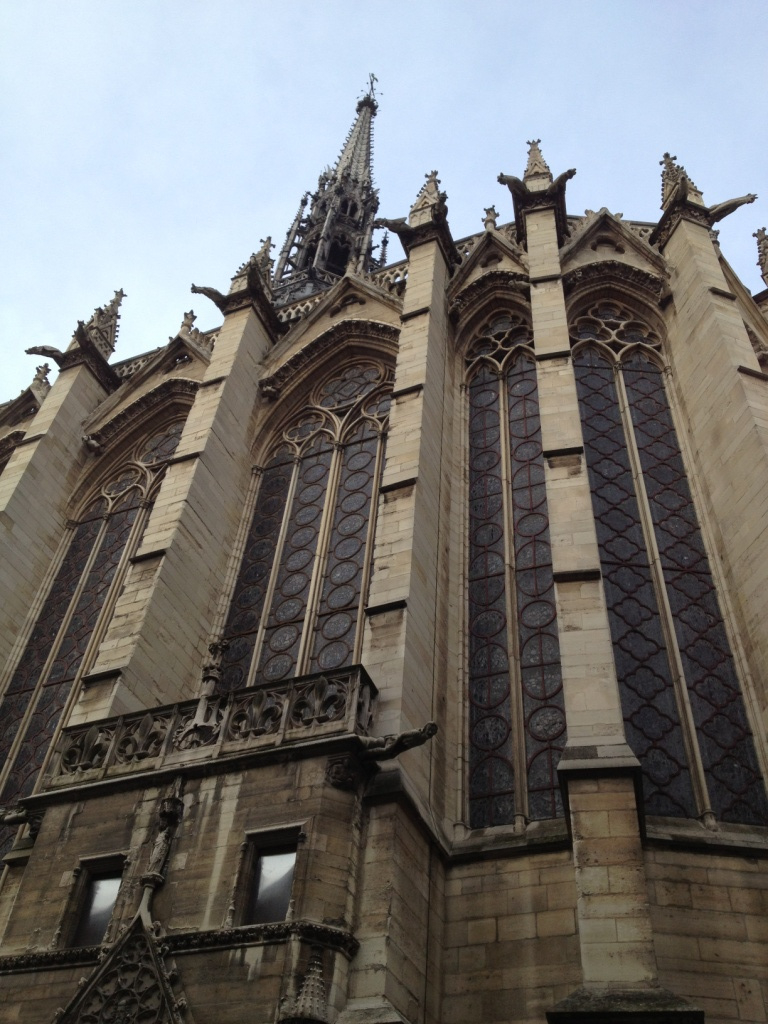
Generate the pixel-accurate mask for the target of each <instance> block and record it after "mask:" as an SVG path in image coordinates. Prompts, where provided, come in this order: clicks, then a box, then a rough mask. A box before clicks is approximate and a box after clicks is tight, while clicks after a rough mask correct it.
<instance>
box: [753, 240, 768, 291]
mask: <svg viewBox="0 0 768 1024" xmlns="http://www.w3.org/2000/svg"><path fill="white" fill-rule="evenodd" d="M752 237H753V238H756V239H757V265H758V267H760V276H761V277H762V279H763V280H764V281H765V283H766V284H768V234H766V229H765V228H758V229H757V231H754V232H753V233H752Z"/></svg>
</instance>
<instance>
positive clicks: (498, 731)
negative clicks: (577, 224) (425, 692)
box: [466, 315, 565, 828]
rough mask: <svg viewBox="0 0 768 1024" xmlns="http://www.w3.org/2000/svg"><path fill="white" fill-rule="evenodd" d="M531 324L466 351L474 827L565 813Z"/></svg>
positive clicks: (499, 322) (503, 324) (496, 323)
mask: <svg viewBox="0 0 768 1024" xmlns="http://www.w3.org/2000/svg"><path fill="white" fill-rule="evenodd" d="M529 339H530V328H529V327H528V326H527V324H525V323H524V322H523V321H522V320H521V319H520V318H519V317H516V316H513V315H512V316H510V315H503V316H498V317H496V318H495V319H493V320H492V321H491V322H490V323H488V324H486V325H485V326H484V327H483V328H482V329H481V330H480V331H479V333H478V336H477V337H476V338H475V339H474V340H473V342H472V343H471V344H470V346H469V349H468V352H467V357H466V358H467V364H468V370H467V390H468V394H469V515H468V568H467V575H468V626H469V630H468V632H469V636H468V648H469V649H468V681H469V773H470V776H469V807H470V825H471V827H473V828H485V827H488V826H491V825H503V824H509V823H512V822H514V821H515V819H516V818H520V819H534V820H535V819H543V818H553V817H556V816H558V815H561V814H562V805H561V800H560V792H559V787H558V782H557V775H556V768H557V762H558V760H559V758H560V753H561V752H562V749H563V746H564V742H565V714H564V708H563V686H562V678H561V672H560V647H559V642H558V633H557V621H556V611H555V599H554V583H553V578H552V555H551V550H550V543H549V517H548V511H547V496H546V491H545V486H544V459H543V455H542V446H541V430H540V424H539V407H538V391H537V383H536V362H535V360H534V358H533V351H532V349H531V347H530V343H529Z"/></svg>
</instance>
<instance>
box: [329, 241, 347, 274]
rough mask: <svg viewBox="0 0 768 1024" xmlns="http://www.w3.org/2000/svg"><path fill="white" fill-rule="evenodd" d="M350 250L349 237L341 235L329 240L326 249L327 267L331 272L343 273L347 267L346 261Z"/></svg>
mask: <svg viewBox="0 0 768 1024" xmlns="http://www.w3.org/2000/svg"><path fill="white" fill-rule="evenodd" d="M351 251H352V247H351V245H350V243H349V239H348V238H345V237H344V236H343V235H342V236H341V237H339V238H334V239H333V241H332V242H331V247H330V249H329V250H328V269H329V270H330V271H331V273H332V274H339V275H341V274H343V273H344V271H345V270H346V269H347V263H348V262H349V254H350V252H351Z"/></svg>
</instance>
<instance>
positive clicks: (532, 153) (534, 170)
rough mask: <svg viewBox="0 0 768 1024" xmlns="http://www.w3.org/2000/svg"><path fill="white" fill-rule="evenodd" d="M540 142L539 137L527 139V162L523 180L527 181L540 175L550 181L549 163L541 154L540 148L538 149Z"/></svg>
mask: <svg viewBox="0 0 768 1024" xmlns="http://www.w3.org/2000/svg"><path fill="white" fill-rule="evenodd" d="M540 142H541V139H529V140H528V164H527V166H526V168H525V173H524V174H523V181H529V180H530V179H531V178H538V177H542V176H543V177H546V178H547V179H548V180H549V181H552V171H550V169H549V164H548V163H547V161H546V160H545V159H544V157H543V156H542V155H541V150H540V149H539V143H540Z"/></svg>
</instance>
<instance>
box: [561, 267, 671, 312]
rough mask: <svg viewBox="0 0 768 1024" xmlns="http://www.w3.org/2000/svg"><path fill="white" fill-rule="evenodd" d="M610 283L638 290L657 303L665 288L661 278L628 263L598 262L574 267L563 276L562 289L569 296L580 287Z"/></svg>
mask: <svg viewBox="0 0 768 1024" xmlns="http://www.w3.org/2000/svg"><path fill="white" fill-rule="evenodd" d="M610 281H619V282H620V283H621V284H622V285H629V286H630V287H634V288H638V289H640V290H641V291H642V292H643V293H644V294H645V295H647V296H649V297H650V298H652V299H653V301H654V302H659V300H660V298H661V296H662V294H663V292H664V289H665V287H666V282H665V281H664V279H663V278H662V277H657V276H656V275H655V274H651V273H650V272H649V271H647V270H641V269H640V268H639V267H633V266H631V265H630V264H629V263H621V262H620V261H619V260H600V262H599V263H589V264H587V266H585V267H576V268H574V269H573V270H570V271H569V272H568V273H567V274H564V275H563V289H564V291H565V294H566V295H569V294H570V293H571V292H573V291H575V289H576V288H578V287H580V286H583V285H591V284H593V283H595V284H606V283H608V282H610Z"/></svg>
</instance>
